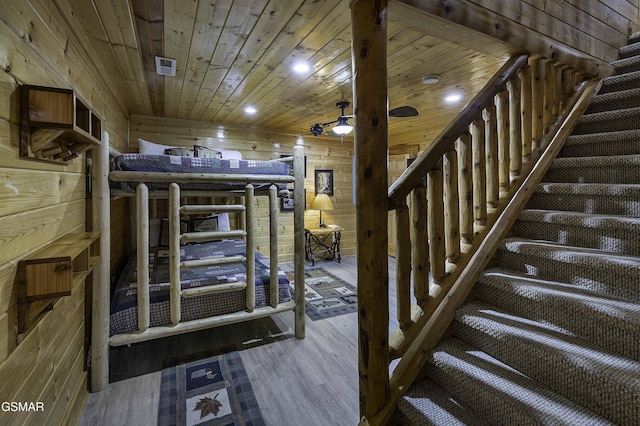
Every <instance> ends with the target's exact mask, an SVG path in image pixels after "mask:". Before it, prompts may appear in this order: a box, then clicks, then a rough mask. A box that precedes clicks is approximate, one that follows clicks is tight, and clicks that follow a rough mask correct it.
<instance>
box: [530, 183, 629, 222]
mask: <svg viewBox="0 0 640 426" xmlns="http://www.w3.org/2000/svg"><path fill="white" fill-rule="evenodd" d="M638 200H640V184H637V185H633V184H627V185H619V184H610V183H605V184H602V183H565V182H556V183H551V182H544V183H540V184H538V185H537V186H536V188H535V189H534V193H533V195H532V196H531V199H530V200H529V203H528V207H530V208H534V207H535V208H539V209H543V210H562V211H575V212H580V213H593V214H611V215H625V216H632V217H640V203H639V202H638Z"/></svg>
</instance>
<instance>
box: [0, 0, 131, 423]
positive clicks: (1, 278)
mask: <svg viewBox="0 0 640 426" xmlns="http://www.w3.org/2000/svg"><path fill="white" fill-rule="evenodd" d="M63 13H64V12H61V9H60V8H58V7H56V4H54V2H50V1H44V0H24V1H4V2H2V6H0V67H1V68H2V72H0V377H2V380H1V381H0V401H2V402H4V401H7V402H11V401H16V402H18V401H19V402H42V403H43V404H44V411H40V412H28V411H22V412H5V411H4V410H0V424H74V423H75V422H76V421H77V419H78V418H79V415H80V412H81V410H82V407H83V402H84V399H85V397H86V395H87V394H88V391H87V387H88V383H87V378H88V372H87V369H86V368H85V351H86V349H87V348H85V347H84V339H85V303H86V300H85V289H84V288H83V287H82V286H80V285H79V286H77V287H75V288H74V289H73V292H72V295H71V296H67V297H63V298H61V299H60V300H59V301H58V302H57V303H56V304H55V306H54V309H53V310H52V311H50V312H48V313H46V314H45V316H44V318H43V319H42V320H41V321H40V322H38V324H37V325H36V326H35V327H34V328H33V329H31V330H30V331H29V332H28V333H26V334H24V335H22V336H20V342H19V343H18V336H17V335H16V324H17V312H18V307H17V295H18V290H17V285H16V283H15V277H16V267H17V263H18V261H19V260H20V259H21V258H23V257H24V256H26V255H28V254H29V253H32V252H34V251H35V250H37V249H39V248H41V247H42V246H44V245H46V244H48V243H50V242H52V241H53V240H55V239H57V238H58V237H60V236H62V235H63V234H65V233H67V232H74V231H84V230H85V222H86V220H85V205H86V203H85V186H86V184H85V182H86V180H85V174H84V163H85V161H84V156H83V157H81V158H79V159H76V160H73V161H72V162H71V163H69V164H68V165H50V164H46V163H40V162H35V161H28V160H22V159H21V158H19V155H18V146H19V142H20V140H19V138H20V85H22V84H35V85H43V86H53V87H64V88H71V89H74V90H75V91H76V93H78V95H79V96H80V97H81V98H82V99H83V100H85V101H86V102H87V103H88V104H89V105H91V107H92V108H93V109H94V110H96V111H97V112H98V113H99V114H100V115H102V116H103V117H104V118H105V120H106V122H105V123H104V124H103V128H105V129H106V130H107V131H108V132H109V133H110V139H111V142H112V144H113V145H115V146H120V147H124V146H125V143H126V136H127V131H128V119H127V117H126V115H125V114H124V113H123V112H122V109H121V108H120V107H119V106H118V103H117V102H116V101H115V99H114V98H113V96H112V95H111V94H110V92H109V88H108V87H105V85H104V84H103V83H102V81H103V80H102V78H101V76H100V70H99V67H98V66H96V64H95V63H94V58H93V57H92V55H91V53H90V52H88V51H87V50H86V49H85V46H84V45H83V42H84V41H83V40H79V39H78V38H77V37H76V34H82V32H78V31H76V30H75V29H74V18H73V16H72V15H71V14H64V15H63Z"/></svg>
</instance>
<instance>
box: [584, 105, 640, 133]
mask: <svg viewBox="0 0 640 426" xmlns="http://www.w3.org/2000/svg"><path fill="white" fill-rule="evenodd" d="M622 111H624V112H620V113H616V114H613V113H611V114H606V113H601V115H599V116H597V117H592V116H589V115H583V116H582V118H581V119H580V120H579V121H578V124H577V125H576V127H575V129H574V130H573V134H574V135H584V134H590V133H602V132H616V131H620V130H632V129H640V111H637V110H622Z"/></svg>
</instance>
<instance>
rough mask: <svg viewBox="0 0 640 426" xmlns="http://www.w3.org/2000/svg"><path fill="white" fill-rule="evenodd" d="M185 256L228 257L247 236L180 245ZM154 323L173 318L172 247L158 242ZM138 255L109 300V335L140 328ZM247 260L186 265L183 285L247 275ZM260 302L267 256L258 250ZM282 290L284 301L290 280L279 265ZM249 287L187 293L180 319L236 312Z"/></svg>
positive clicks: (262, 302) (153, 267) (265, 292)
mask: <svg viewBox="0 0 640 426" xmlns="http://www.w3.org/2000/svg"><path fill="white" fill-rule="evenodd" d="M180 252H181V253H180V257H181V260H193V259H201V258H205V257H206V258H209V257H224V256H234V255H244V254H245V243H244V240H239V239H238V240H235V239H234V240H223V241H215V242H208V243H202V244H192V245H186V246H182V247H181V248H180ZM149 257H150V259H149V281H150V282H151V283H158V284H150V285H149V297H150V300H151V306H150V309H149V311H150V325H151V326H152V327H153V326H160V325H169V324H171V315H170V307H169V251H168V250H167V249H163V248H159V249H152V250H150V255H149ZM135 267H136V256H135V253H133V254H132V255H131V256H130V258H129V261H128V262H127V266H126V268H125V270H124V271H123V273H122V275H121V277H120V280H119V281H118V284H117V286H116V289H115V292H114V296H113V299H112V303H111V317H110V335H111V336H113V335H115V334H121V333H127V332H130V331H134V330H137V329H138V320H137V301H136V280H137V278H136V271H135ZM245 269H246V268H245V265H244V263H243V264H232V265H222V266H216V267H207V268H197V269H191V270H182V271H181V273H180V278H181V281H182V288H183V289H184V288H190V287H197V286H202V285H211V284H222V283H229V282H236V281H245V279H246V278H245ZM255 281H256V282H255V286H256V292H255V294H256V307H261V306H267V305H268V304H269V302H270V300H269V299H270V298H269V288H270V283H269V259H267V258H266V257H265V256H264V255H262V254H261V253H259V252H256V280H255ZM278 288H279V291H278V295H279V301H280V302H286V301H289V300H291V292H290V289H289V280H288V279H287V276H286V275H285V274H284V272H282V271H281V270H279V271H278ZM245 297H246V291H244V290H243V291H234V292H230V293H222V294H210V295H206V296H198V297H190V298H183V299H182V300H181V312H182V321H190V320H195V319H200V318H207V317H212V316H216V315H222V314H227V313H231V312H238V311H242V310H245V309H246V299H245Z"/></svg>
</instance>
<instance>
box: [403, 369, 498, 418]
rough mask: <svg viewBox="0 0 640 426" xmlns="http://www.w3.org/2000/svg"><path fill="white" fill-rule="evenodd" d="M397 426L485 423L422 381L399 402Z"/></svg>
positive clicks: (446, 394)
mask: <svg viewBox="0 0 640 426" xmlns="http://www.w3.org/2000/svg"><path fill="white" fill-rule="evenodd" d="M396 425H397V426H404V425H407V426H409V425H434V426H435V425H451V426H464V425H477V426H483V425H487V423H485V422H483V421H482V420H481V419H479V418H478V417H477V416H475V415H474V414H473V413H472V412H470V411H469V410H467V409H466V408H464V407H462V406H460V404H458V403H456V402H455V401H454V400H453V398H452V397H451V394H449V392H447V391H446V390H444V389H443V388H441V387H440V386H437V385H436V384H435V383H433V382H431V381H429V380H421V381H419V382H417V383H414V384H413V385H412V386H411V387H410V388H409V390H408V391H407V392H406V393H405V394H404V395H403V396H402V397H401V398H400V400H399V401H398V414H397V416H396ZM487 426H488V425H487Z"/></svg>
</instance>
